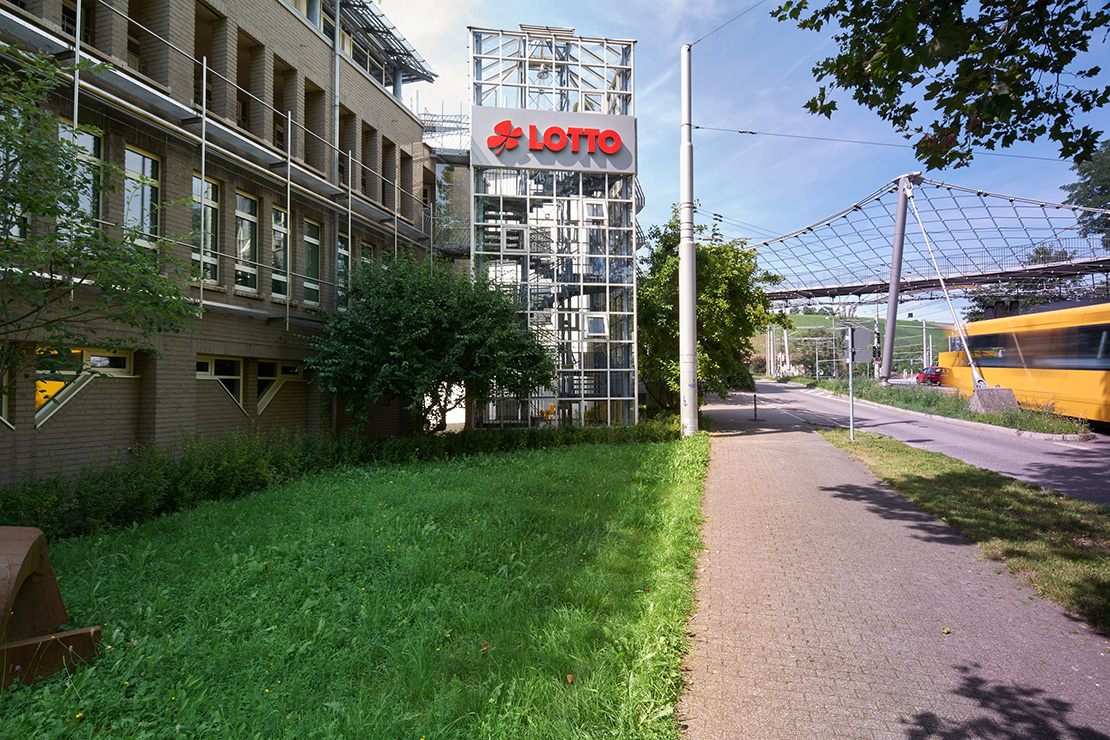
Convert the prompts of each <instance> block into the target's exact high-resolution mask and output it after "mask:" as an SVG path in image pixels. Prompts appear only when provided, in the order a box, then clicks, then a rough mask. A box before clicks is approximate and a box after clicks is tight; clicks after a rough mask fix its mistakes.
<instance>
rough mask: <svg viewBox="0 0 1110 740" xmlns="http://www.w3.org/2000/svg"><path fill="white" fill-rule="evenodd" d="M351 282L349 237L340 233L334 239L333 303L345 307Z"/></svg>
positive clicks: (340, 307) (338, 306) (341, 307)
mask: <svg viewBox="0 0 1110 740" xmlns="http://www.w3.org/2000/svg"><path fill="white" fill-rule="evenodd" d="M350 282H351V238H350V237H349V236H348V235H347V234H344V233H340V234H339V235H338V238H337V239H336V241H335V304H336V307H337V308H339V309H341V310H342V309H344V308H346V307H347V289H348V288H349V287H350Z"/></svg>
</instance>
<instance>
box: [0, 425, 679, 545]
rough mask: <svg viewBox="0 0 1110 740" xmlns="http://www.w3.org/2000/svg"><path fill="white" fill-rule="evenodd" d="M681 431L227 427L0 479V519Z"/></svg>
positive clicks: (85, 511)
mask: <svg viewBox="0 0 1110 740" xmlns="http://www.w3.org/2000/svg"><path fill="white" fill-rule="evenodd" d="M680 435H681V429H680V425H679V422H678V418H677V417H675V416H660V417H657V418H654V419H649V420H646V421H643V422H641V423H640V424H637V425H615V426H611V427H604V426H596V427H555V428H551V429H479V430H463V431H459V432H450V433H445V434H439V435H421V436H414V437H396V438H388V439H371V438H368V437H364V436H359V435H357V434H354V433H348V434H343V435H341V436H339V437H337V438H336V437H329V436H324V435H319V434H309V433H307V432H292V431H282V432H277V433H271V434H261V433H250V434H247V433H232V434H228V435H226V436H224V437H220V438H216V439H212V438H207V437H201V436H186V437H182V438H181V439H179V440H178V442H177V444H175V445H174V446H172V447H170V448H159V447H148V448H136V450H135V452H134V454H133V455H132V456H131V457H130V459H127V458H126V456H124V455H120V456H118V457H115V458H112V459H110V460H108V461H107V462H105V463H102V464H99V465H89V466H87V467H86V468H85V469H84V470H82V471H81V473H80V474H79V475H77V476H75V477H73V478H60V477H56V478H49V479H39V480H32V479H28V480H23V481H19V482H17V483H15V484H13V485H10V486H5V487H0V524H6V525H21V526H31V527H38V528H39V529H42V530H43V531H44V532H46V533H47V534H48V535H50V536H51V537H69V536H75V535H82V534H89V533H92V532H98V531H103V530H108V529H116V528H120V527H126V526H129V525H130V524H132V523H135V522H143V521H147V520H149V519H152V518H154V517H157V516H160V515H162V514H167V513H170V512H174V511H178V510H180V509H187V508H191V507H193V506H195V505H197V504H199V503H201V502H203V501H217V500H223V499H231V498H238V497H239V496H244V495H246V494H248V493H252V492H254V491H258V490H262V489H264V488H267V487H269V486H272V485H274V484H277V483H281V482H283V481H287V480H290V479H293V478H297V477H300V476H303V475H306V474H309V473H313V472H316V471H320V470H326V469H328V468H333V467H337V466H340V465H348V466H363V465H373V464H393V463H407V462H414V461H420V460H436V459H443V458H451V457H470V456H478V455H488V454H492V453H496V452H511V451H516V450H526V449H537V448H549V447H564V446H569V445H578V444H631V443H634V442H663V441H668V440H673V439H677V438H678V437H679V436H680Z"/></svg>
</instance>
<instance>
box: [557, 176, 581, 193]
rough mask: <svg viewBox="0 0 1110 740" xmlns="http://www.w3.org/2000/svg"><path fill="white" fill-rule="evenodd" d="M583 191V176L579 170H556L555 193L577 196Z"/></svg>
mask: <svg viewBox="0 0 1110 740" xmlns="http://www.w3.org/2000/svg"><path fill="white" fill-rule="evenodd" d="M580 192H581V176H580V175H579V174H578V173H577V172H555V194H556V195H560V196H563V197H568V198H569V197H575V196H577V195H578V194H579V193H580Z"/></svg>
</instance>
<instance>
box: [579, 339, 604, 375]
mask: <svg viewBox="0 0 1110 740" xmlns="http://www.w3.org/2000/svg"><path fill="white" fill-rule="evenodd" d="M607 345H608V343H607V342H586V351H585V352H584V353H583V354H582V367H584V368H586V369H587V370H604V369H605V368H606V367H607V366H608V363H609V352H608V347H607Z"/></svg>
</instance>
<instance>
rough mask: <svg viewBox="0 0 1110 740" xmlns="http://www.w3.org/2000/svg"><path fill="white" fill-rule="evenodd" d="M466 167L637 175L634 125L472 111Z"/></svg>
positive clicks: (622, 119)
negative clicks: (468, 164) (468, 165)
mask: <svg viewBox="0 0 1110 740" xmlns="http://www.w3.org/2000/svg"><path fill="white" fill-rule="evenodd" d="M470 131H471V144H470V162H471V164H472V165H475V166H484V167H522V168H529V169H550V170H581V171H588V172H614V173H621V174H626V173H627V174H634V173H635V172H636V119H635V118H632V117H631V116H603V115H600V114H592V113H555V112H551V111H531V110H520V109H517V108H488V107H484V106H475V107H474V108H471V113H470Z"/></svg>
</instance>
